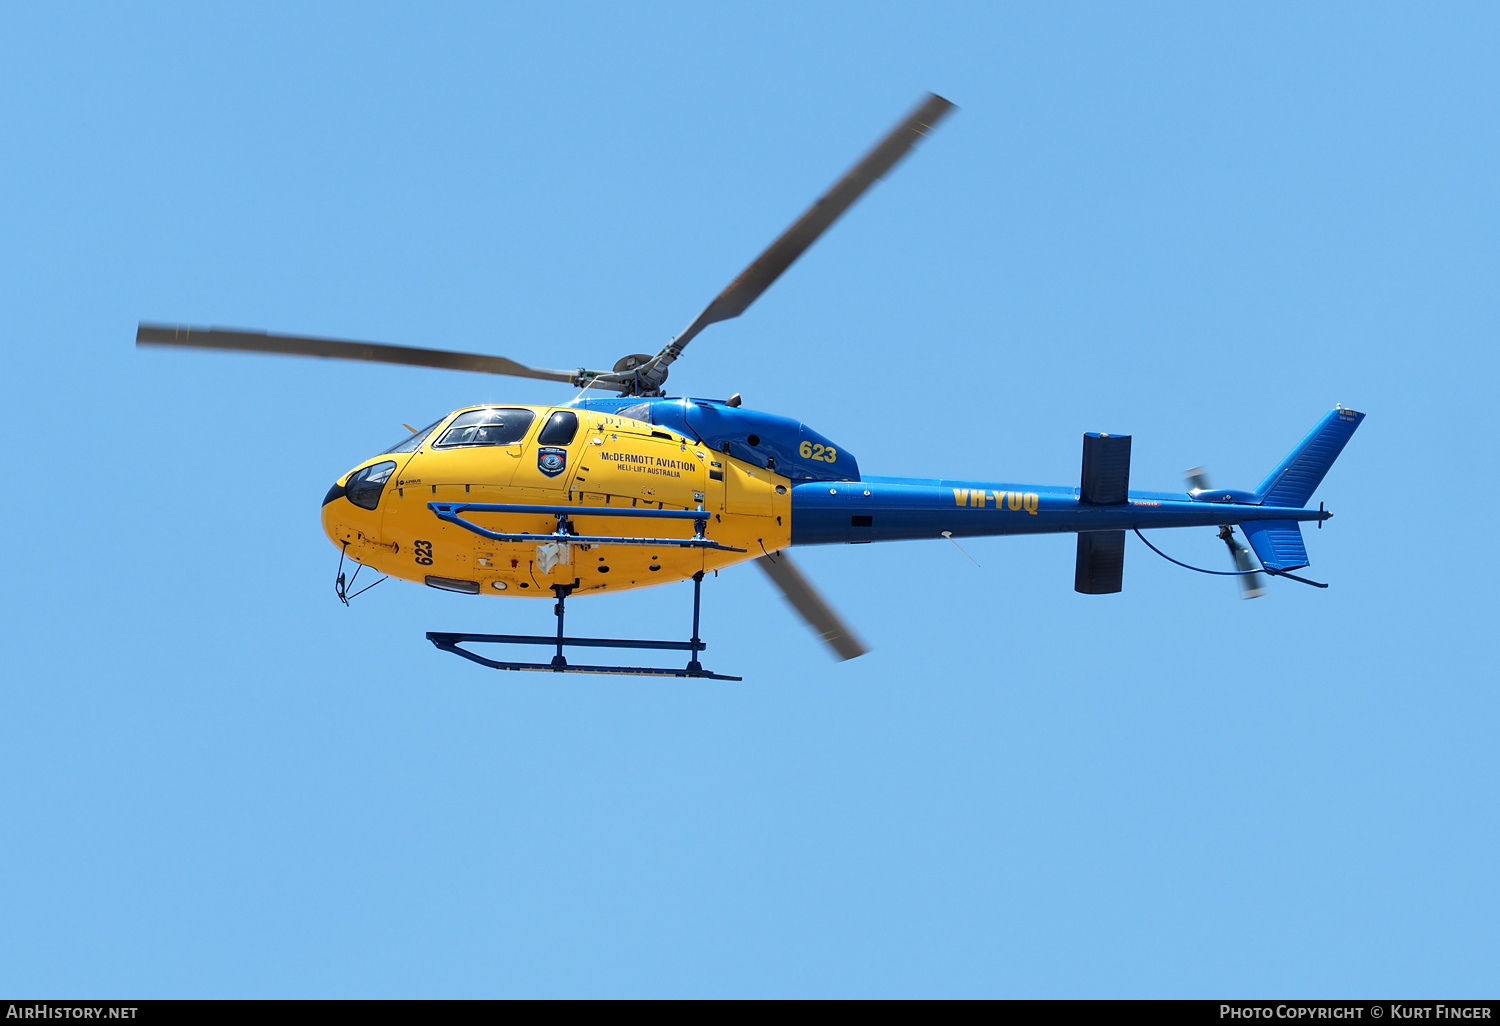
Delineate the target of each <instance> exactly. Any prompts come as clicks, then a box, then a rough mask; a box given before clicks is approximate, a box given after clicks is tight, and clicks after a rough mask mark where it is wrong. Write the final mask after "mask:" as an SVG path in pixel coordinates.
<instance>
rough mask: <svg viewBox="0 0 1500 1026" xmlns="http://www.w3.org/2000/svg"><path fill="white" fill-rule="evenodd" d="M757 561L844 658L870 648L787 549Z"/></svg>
mask: <svg viewBox="0 0 1500 1026" xmlns="http://www.w3.org/2000/svg"><path fill="white" fill-rule="evenodd" d="M755 562H756V563H758V564H760V568H761V569H762V570H764V571H765V572H766V576H767V577H769V578H771V583H772V584H774V585H776V587H778V588H780V589H781V593H782V594H783V595H785V596H786V600H787V601H788V602H790V603H791V604H792V608H793V609H795V610H796V611H797V613H798V615H799V616H801V617H802V619H803V620H806V621H807V625H808V626H809V627H811V628H812V629H813V630H815V631H817V632H818V636H819V637H821V638H822V639H823V640H824V641H826V642H827V643H828V644H829V645H830V646H831V647H832V648H833V650H834V651H835V652H836V653H838V657H839V658H840V659H854V658H856V657H857V656H862V655H864V654H865V653H866V652H868V651H869V649H867V648H865V646H864V643H863V642H861V641H860V640H859V638H857V637H855V635H854V632H853V631H851V630H850V629H849V627H848V625H847V624H845V623H844V621H843V620H840V619H839V614H837V613H835V612H834V611H833V608H832V607H831V606H829V605H828V603H827V602H824V601H823V596H821V595H819V594H818V593H817V591H816V589H814V588H813V586H812V582H811V581H809V580H808V579H807V578H806V577H804V576H802V571H801V570H798V569H797V564H795V563H793V562H792V559H791V557H790V556H788V555H787V554H786V552H785V551H782V552H778V553H776V555H774V556H760V557H759V558H757V559H756V560H755Z"/></svg>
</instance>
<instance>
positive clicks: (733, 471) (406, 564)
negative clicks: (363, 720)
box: [323, 406, 791, 598]
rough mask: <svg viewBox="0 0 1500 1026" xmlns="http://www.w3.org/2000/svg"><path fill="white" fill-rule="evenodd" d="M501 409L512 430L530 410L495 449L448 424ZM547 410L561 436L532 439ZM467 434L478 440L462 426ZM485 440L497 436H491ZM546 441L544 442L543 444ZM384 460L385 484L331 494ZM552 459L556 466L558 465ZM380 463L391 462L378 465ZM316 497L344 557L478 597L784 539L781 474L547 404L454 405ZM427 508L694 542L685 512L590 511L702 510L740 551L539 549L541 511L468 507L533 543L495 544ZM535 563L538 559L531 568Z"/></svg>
mask: <svg viewBox="0 0 1500 1026" xmlns="http://www.w3.org/2000/svg"><path fill="white" fill-rule="evenodd" d="M491 413H493V414H496V415H503V416H504V417H506V418H509V420H510V423H511V424H514V423H517V422H519V421H520V420H524V416H523V414H524V413H529V414H531V421H530V425H529V427H527V428H526V429H525V431H524V433H520V432H519V431H516V432H513V434H515V435H516V436H517V439H516V440H515V441H507V442H505V443H504V444H492V443H484V444H464V443H463V442H462V437H463V435H462V431H461V430H460V429H459V428H450V425H453V424H454V422H455V421H457V420H458V419H459V418H460V417H461V416H463V415H464V414H470V415H471V416H470V418H469V419H470V420H473V419H475V418H476V416H477V417H479V418H482V417H483V416H485V415H487V414H491ZM554 414H571V415H573V416H576V418H577V422H578V425H577V431H576V434H574V435H573V436H572V438H571V440H569V441H567V442H566V443H565V444H551V445H548V444H546V443H545V440H542V441H539V436H540V435H542V433H543V430H544V428H545V427H546V425H548V424H549V423H552V417H553V415H554ZM469 437H471V438H472V437H479V436H477V435H474V434H473V433H471V434H470V436H469ZM494 437H508V436H505V435H499V434H497V435H495V436H494ZM554 441H555V440H554ZM388 462H394V463H395V467H394V469H392V470H390V473H389V476H388V477H386V478H385V480H384V483H383V485H380V486H377V487H378V497H377V489H376V487H366V488H364V489H363V491H361V492H359V495H358V497H359V498H360V499H361V501H362V502H363V503H364V504H366V505H370V504H373V505H374V507H375V508H373V509H366V508H363V507H362V506H361V505H356V503H355V501H354V500H353V499H352V498H351V497H350V496H349V495H345V494H342V489H343V488H344V487H345V486H346V485H348V484H349V483H350V482H351V481H354V482H355V484H356V486H357V485H358V483H359V482H358V477H357V475H358V474H359V472H360V471H363V470H366V469H367V468H378V467H380V465H382V464H385V463H388ZM559 464H561V466H559ZM381 469H388V468H381ZM329 496H330V497H329V498H328V499H327V500H325V503H324V505H323V529H324V531H326V532H327V534H328V537H329V538H330V539H332V541H333V543H334V544H335V545H338V546H340V547H342V548H344V550H345V552H346V553H347V555H348V556H349V557H350V558H352V559H354V560H357V561H358V562H360V563H363V564H366V565H367V566H370V567H372V568H373V569H375V570H379V571H380V572H381V573H385V574H389V575H390V576H392V577H399V578H402V579H404V580H408V581H415V582H417V583H419V584H420V583H429V584H431V583H434V581H436V582H437V583H436V584H435V586H437V587H448V588H450V589H453V588H454V586H455V585H465V586H470V587H472V585H477V586H478V593H479V594H481V595H514V596H523V597H526V596H536V597H548V598H550V597H552V595H553V588H554V587H555V586H559V585H561V586H572V587H573V590H574V591H575V592H585V591H599V590H604V589H608V590H612V591H619V590H624V589H627V588H640V587H645V586H647V585H652V584H663V583H667V582H670V581H679V580H683V579H685V578H690V577H692V576H693V575H694V574H695V573H699V572H700V571H709V570H717V569H719V568H721V567H726V566H730V565H733V564H735V563H739V562H743V561H745V560H748V559H752V558H754V557H756V556H760V555H763V554H765V553H769V552H775V551H777V550H778V549H782V548H785V547H786V546H788V545H789V544H790V543H791V482H790V481H789V480H787V479H786V478H784V477H781V476H779V475H777V474H775V473H774V472H772V471H769V470H766V469H764V468H761V467H757V466H754V465H752V464H749V463H745V462H743V461H740V460H736V459H734V458H733V457H731V456H729V455H728V454H726V453H721V452H715V451H713V450H710V449H707V448H705V447H704V446H702V445H698V444H696V443H695V442H693V440H692V439H689V438H684V437H683V436H682V435H679V434H677V433H675V432H672V431H668V430H665V429H663V428H661V427H653V426H652V425H650V424H647V423H644V422H642V421H638V420H631V419H629V418H624V417H618V416H613V415H608V414H601V413H595V412H588V411H584V410H566V409H565V408H557V407H545V406H506V407H468V408H465V409H463V410H456V411H454V413H452V414H449V415H448V417H446V418H444V419H443V421H442V422H440V423H439V424H438V426H437V427H436V428H435V429H434V430H432V431H431V432H430V433H429V434H427V436H426V438H425V440H424V441H423V442H422V443H421V445H420V446H418V447H417V448H416V449H415V450H414V451H412V452H389V453H383V454H381V455H379V456H374V457H372V458H370V459H368V460H365V461H364V462H363V463H360V464H359V465H358V466H356V467H354V468H353V469H352V470H351V471H350V472H349V473H348V474H345V475H344V476H343V477H342V478H340V479H339V481H338V484H337V485H336V486H335V489H334V491H333V492H330V493H329ZM429 502H446V503H465V502H467V503H496V504H508V505H528V506H568V507H572V508H574V509H575V510H576V511H577V519H575V520H574V521H573V529H574V531H575V533H577V534H580V535H588V536H601V535H602V536H610V537H630V538H641V537H645V538H662V539H668V538H683V539H686V538H691V537H692V536H693V522H692V521H691V520H665V519H655V518H652V519H645V518H630V517H610V516H608V515H592V513H593V511H599V510H603V509H607V508H610V507H616V508H627V509H641V508H652V509H668V510H674V509H675V510H684V509H686V510H692V509H698V508H699V507H700V506H701V508H702V509H703V510H705V511H706V512H707V513H708V514H709V518H708V528H707V530H706V531H705V536H706V537H707V538H708V539H710V540H712V541H715V542H718V543H720V544H722V545H728V546H733V547H734V548H739V549H744V550H745V551H744V552H725V551H722V550H717V549H705V548H679V547H677V546H667V545H661V546H648V545H639V546H636V545H620V544H594V545H576V544H575V545H568V546H563V547H561V556H562V558H564V559H566V560H567V562H557V563H555V564H554V565H551V566H548V567H547V568H546V570H545V571H544V569H543V567H544V566H546V565H547V564H548V563H552V561H553V560H554V559H556V558H557V556H558V551H559V550H558V548H557V547H554V548H553V549H552V550H551V551H549V552H547V553H542V552H539V547H540V546H541V545H543V544H545V543H547V542H548V541H549V539H548V538H547V537H546V536H548V535H551V534H552V533H553V532H554V531H556V530H557V517H556V516H553V515H550V514H542V513H532V514H514V513H487V512H472V513H468V514H465V517H464V518H465V519H466V520H469V521H471V522H472V523H475V524H478V525H479V526H481V527H484V528H487V529H489V530H491V531H494V532H498V533H507V534H509V533H525V534H534V535H538V536H542V537H538V538H537V540H536V542H529V541H528V542H526V543H513V542H508V543H502V542H495V541H492V540H489V539H486V538H484V537H482V536H480V535H477V534H475V533H473V532H471V531H468V530H465V529H464V528H462V527H460V526H458V525H456V524H451V523H444V522H443V521H441V520H439V519H438V518H437V516H435V515H434V514H433V512H432V511H431V510H430V509H429V508H428V505H427V504H428V503H429ZM539 564H541V565H539Z"/></svg>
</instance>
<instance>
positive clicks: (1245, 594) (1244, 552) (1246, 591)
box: [1183, 467, 1266, 599]
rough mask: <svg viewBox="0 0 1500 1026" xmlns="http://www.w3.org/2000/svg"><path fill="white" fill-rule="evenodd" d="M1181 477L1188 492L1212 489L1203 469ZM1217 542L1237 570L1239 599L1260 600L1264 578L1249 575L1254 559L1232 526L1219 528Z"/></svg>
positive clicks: (1260, 575)
mask: <svg viewBox="0 0 1500 1026" xmlns="http://www.w3.org/2000/svg"><path fill="white" fill-rule="evenodd" d="M1183 477H1185V478H1186V479H1187V486H1188V491H1189V492H1205V491H1208V489H1209V488H1210V487H1212V486H1211V485H1210V484H1209V483H1208V470H1207V469H1206V468H1204V467H1193V468H1192V469H1191V470H1189V471H1187V472H1185V473H1184V474H1183ZM1219 540H1220V541H1222V542H1223V543H1224V544H1225V546H1226V547H1228V549H1229V558H1230V559H1231V560H1232V561H1233V562H1234V568H1235V569H1236V570H1238V571H1239V572H1240V573H1239V576H1238V578H1237V580H1238V581H1239V582H1240V598H1246V599H1253V598H1260V597H1261V596H1262V595H1264V594H1265V593H1266V577H1265V575H1264V574H1261V573H1251V572H1250V571H1252V570H1258V569H1259V567H1257V566H1256V564H1255V560H1254V558H1253V557H1252V556H1251V555H1250V549H1249V548H1248V547H1247V546H1246V545H1245V544H1244V542H1242V541H1240V539H1239V535H1238V533H1237V532H1236V531H1235V529H1234V526H1233V525H1231V524H1225V525H1223V526H1222V527H1220V528H1219Z"/></svg>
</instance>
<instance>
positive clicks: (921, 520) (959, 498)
mask: <svg viewBox="0 0 1500 1026" xmlns="http://www.w3.org/2000/svg"><path fill="white" fill-rule="evenodd" d="M1170 494H1171V493H1161V492H1134V491H1133V492H1131V493H1130V501H1128V502H1126V503H1123V504H1121V505H1118V506H1089V505H1086V504H1085V503H1082V502H1080V501H1079V500H1078V495H1077V491H1076V489H1071V488H1066V487H1062V488H1060V487H1057V486H1055V485H1021V484H1007V483H1001V482H990V483H984V482H976V481H946V480H933V481H922V482H919V481H915V480H912V479H909V478H908V479H904V480H902V481H900V482H894V481H872V480H864V481H839V482H827V481H818V482H811V481H810V482H807V483H804V484H798V485H796V486H794V487H793V488H792V544H793V545H830V544H837V543H844V542H864V541H898V540H902V539H910V538H938V537H941V536H942V534H943V532H945V531H947V532H951V534H952V535H953V537H955V538H971V537H977V536H980V535H990V534H1048V533H1072V532H1077V531H1121V530H1130V529H1131V528H1139V529H1141V530H1148V529H1150V528H1157V527H1212V526H1216V525H1219V524H1239V523H1245V522H1249V521H1253V520H1318V519H1320V518H1321V517H1322V516H1323V514H1322V513H1320V512H1319V511H1318V510H1309V509H1300V508H1298V509H1288V508H1285V507H1273V506H1251V505H1246V504H1239V503H1218V502H1194V501H1192V500H1190V499H1188V498H1187V497H1186V496H1185V495H1180V496H1178V497H1176V498H1168V497H1164V495H1170Z"/></svg>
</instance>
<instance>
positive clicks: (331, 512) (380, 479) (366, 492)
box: [322, 460, 396, 545]
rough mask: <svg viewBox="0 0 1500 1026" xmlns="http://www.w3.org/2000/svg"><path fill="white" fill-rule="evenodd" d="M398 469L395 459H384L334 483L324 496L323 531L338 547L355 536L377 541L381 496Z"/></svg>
mask: <svg viewBox="0 0 1500 1026" xmlns="http://www.w3.org/2000/svg"><path fill="white" fill-rule="evenodd" d="M395 470H396V463H395V461H394V460H382V461H381V462H379V463H373V464H371V465H370V466H367V467H361V468H360V469H358V470H355V471H353V472H352V473H350V474H349V475H348V476H347V477H346V478H345V479H344V481H343V483H342V484H340V483H339V482H337V481H335V482H334V484H333V487H332V488H330V489H328V493H327V494H326V495H324V496H323V516H322V519H323V530H324V532H325V533H326V534H327V535H328V537H329V538H330V539H331V540H332V541H333V543H334V544H335V545H342V544H344V543H345V542H346V541H349V540H350V539H351V538H352V537H354V536H362V537H365V538H374V537H375V536H377V535H378V534H379V533H380V532H379V523H380V517H379V513H378V512H377V511H378V510H379V509H380V497H381V494H382V493H383V492H384V491H385V486H386V483H387V482H388V481H389V480H390V479H391V476H392V474H393V473H394V472H395Z"/></svg>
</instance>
